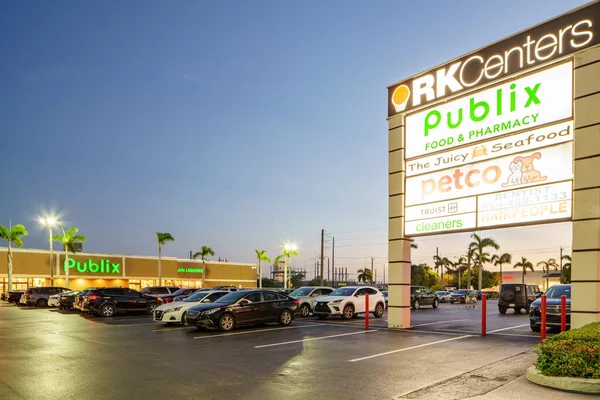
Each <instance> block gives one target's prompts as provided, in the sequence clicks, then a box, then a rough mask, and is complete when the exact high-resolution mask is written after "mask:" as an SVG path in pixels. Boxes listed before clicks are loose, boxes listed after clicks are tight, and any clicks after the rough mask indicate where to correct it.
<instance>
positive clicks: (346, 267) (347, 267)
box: [345, 267, 348, 283]
mask: <svg viewBox="0 0 600 400" xmlns="http://www.w3.org/2000/svg"><path fill="white" fill-rule="evenodd" d="M345 280H346V283H348V267H346V279H345Z"/></svg>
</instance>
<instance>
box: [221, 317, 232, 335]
mask: <svg viewBox="0 0 600 400" xmlns="http://www.w3.org/2000/svg"><path fill="white" fill-rule="evenodd" d="M233 328H235V319H234V318H233V315H231V314H223V315H221V318H219V329H220V330H221V331H223V332H229V331H232V330H233Z"/></svg>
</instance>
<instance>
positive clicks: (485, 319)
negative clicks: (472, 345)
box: [481, 294, 487, 336]
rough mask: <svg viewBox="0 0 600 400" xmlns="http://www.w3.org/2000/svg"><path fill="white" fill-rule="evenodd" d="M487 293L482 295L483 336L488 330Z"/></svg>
mask: <svg viewBox="0 0 600 400" xmlns="http://www.w3.org/2000/svg"><path fill="white" fill-rule="evenodd" d="M486 309H487V294H482V295H481V336H485V335H486V331H487V314H486Z"/></svg>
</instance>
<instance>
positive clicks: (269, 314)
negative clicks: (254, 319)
mask: <svg viewBox="0 0 600 400" xmlns="http://www.w3.org/2000/svg"><path fill="white" fill-rule="evenodd" d="M283 302H284V300H283V297H279V296H278V295H277V294H276V293H270V292H263V304H262V305H261V309H260V314H261V315H260V318H259V319H260V320H261V321H263V322H269V321H278V320H279V314H280V313H281V310H282V309H283V308H284V307H283Z"/></svg>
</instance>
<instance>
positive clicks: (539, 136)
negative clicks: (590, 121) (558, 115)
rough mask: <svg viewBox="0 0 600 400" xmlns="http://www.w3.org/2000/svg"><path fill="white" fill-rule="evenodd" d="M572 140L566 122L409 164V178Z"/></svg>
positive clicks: (568, 125)
mask: <svg viewBox="0 0 600 400" xmlns="http://www.w3.org/2000/svg"><path fill="white" fill-rule="evenodd" d="M571 140H573V122H572V121H567V122H562V123H558V124H555V125H550V126H547V127H544V128H539V129H535V130H532V131H526V132H523V133H516V134H514V135H511V136H508V137H503V138H501V139H496V140H490V141H488V142H485V143H480V144H476V145H472V146H468V147H461V148H457V149H453V150H452V151H449V152H445V153H442V154H435V155H432V156H426V157H421V158H419V159H416V160H412V161H407V162H406V176H414V175H419V174H423V173H428V172H434V171H439V170H442V169H447V168H452V167H458V166H460V165H464V164H469V163H474V162H477V161H481V160H485V159H489V158H495V157H501V156H505V155H509V154H514V153H518V152H520V151H523V149H537V148H540V147H546V146H551V145H555V144H559V143H565V142H569V141H571Z"/></svg>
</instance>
